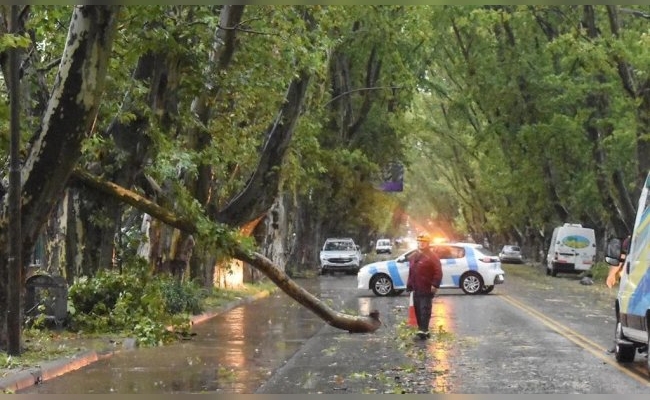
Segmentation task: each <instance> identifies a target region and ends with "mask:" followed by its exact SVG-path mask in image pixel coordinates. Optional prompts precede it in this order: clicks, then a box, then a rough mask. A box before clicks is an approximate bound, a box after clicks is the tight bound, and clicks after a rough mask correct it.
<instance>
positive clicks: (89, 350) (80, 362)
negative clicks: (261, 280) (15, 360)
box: [0, 291, 269, 393]
mask: <svg viewBox="0 0 650 400" xmlns="http://www.w3.org/2000/svg"><path fill="white" fill-rule="evenodd" d="M268 295H269V292H268V291H263V292H260V293H258V294H256V295H253V296H250V297H247V298H243V299H238V300H235V301H232V302H230V303H227V304H225V305H223V306H221V307H219V308H218V309H216V310H210V311H207V312H205V313H203V314H200V315H195V316H192V317H191V318H190V320H191V323H192V324H199V323H201V322H204V321H206V320H208V319H210V318H213V317H215V316H217V315H219V314H222V313H225V312H228V311H230V310H232V309H233V308H235V307H238V306H240V305H242V304H247V303H250V302H252V301H255V300H258V299H261V298H263V297H266V296H268ZM52 340H53V343H55V344H56V345H57V346H59V347H61V348H72V349H78V352H76V353H75V354H72V355H70V356H62V357H61V358H58V359H55V360H49V361H48V360H43V361H42V362H37V363H33V364H34V366H31V367H17V368H4V369H0V375H1V377H0V392H2V393H13V392H16V391H19V390H21V389H24V388H27V387H30V386H33V385H35V384H38V383H40V382H43V381H46V380H48V379H52V378H56V377H57V376H60V375H63V374H65V373H68V372H70V371H74V370H77V369H79V368H82V367H85V366H86V365H88V364H91V363H93V362H96V361H98V360H101V359H104V358H107V357H111V356H112V355H114V354H115V353H117V352H120V351H128V350H132V349H134V348H135V347H136V346H137V344H136V341H135V339H132V338H122V339H115V338H112V337H99V338H84V337H79V338H64V339H61V340H57V339H52Z"/></svg>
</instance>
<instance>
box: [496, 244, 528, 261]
mask: <svg viewBox="0 0 650 400" xmlns="http://www.w3.org/2000/svg"><path fill="white" fill-rule="evenodd" d="M499 260H501V262H502V263H505V264H523V263H524V257H523V256H522V255H521V248H520V247H519V246H515V245H511V244H507V245H505V246H503V248H502V249H501V252H500V253H499Z"/></svg>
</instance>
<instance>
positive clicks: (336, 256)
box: [319, 238, 363, 275]
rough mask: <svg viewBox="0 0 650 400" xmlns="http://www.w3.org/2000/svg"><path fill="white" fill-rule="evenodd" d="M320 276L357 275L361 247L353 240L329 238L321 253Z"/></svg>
mask: <svg viewBox="0 0 650 400" xmlns="http://www.w3.org/2000/svg"><path fill="white" fill-rule="evenodd" d="M319 258H320V274H321V275H324V274H326V273H328V272H345V273H347V274H350V275H352V274H356V273H357V272H358V271H359V266H360V265H361V260H362V259H363V256H362V254H361V250H360V247H359V246H358V245H357V244H356V243H354V240H352V239H351V238H328V239H326V240H325V243H324V244H323V248H322V250H321V251H320V257H319Z"/></svg>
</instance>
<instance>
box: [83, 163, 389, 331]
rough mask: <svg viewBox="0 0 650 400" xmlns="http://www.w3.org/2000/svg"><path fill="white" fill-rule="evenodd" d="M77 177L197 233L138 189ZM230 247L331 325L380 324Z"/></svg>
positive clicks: (362, 327) (375, 316)
mask: <svg viewBox="0 0 650 400" xmlns="http://www.w3.org/2000/svg"><path fill="white" fill-rule="evenodd" d="M74 178H75V179H77V180H79V181H81V182H83V183H84V184H86V185H88V186H90V187H92V188H94V189H97V190H99V191H101V192H103V193H106V194H108V195H110V196H113V197H115V198H116V199H118V200H119V201H121V202H124V203H127V204H130V205H131V206H133V207H135V208H137V209H139V210H140V211H142V212H145V213H147V214H150V215H152V216H153V217H155V218H157V219H158V220H160V221H162V222H164V223H165V224H167V225H169V226H172V227H174V228H177V229H180V230H182V231H184V232H186V233H190V234H195V233H197V227H196V225H195V224H194V222H193V221H190V220H188V219H186V218H184V217H182V216H178V215H176V214H174V213H172V212H170V211H169V210H167V209H164V208H162V207H159V206H158V205H156V204H155V203H153V202H151V201H149V200H147V199H145V198H144V197H142V196H140V195H139V194H137V193H135V192H132V191H130V190H127V189H125V188H122V187H119V186H118V185H116V184H114V183H112V182H105V181H102V180H101V179H99V178H97V177H95V176H93V175H91V174H89V173H88V172H85V171H81V170H78V169H77V170H75V173H74ZM229 250H230V252H231V254H232V255H233V256H234V257H235V258H236V259H238V260H241V261H243V262H245V263H248V264H250V265H251V266H253V267H255V268H256V269H258V270H259V271H261V272H262V273H264V275H266V276H267V277H268V278H269V279H271V280H272V281H273V282H274V283H275V284H276V285H277V286H278V287H279V288H280V289H282V291H284V292H285V293H286V294H288V295H289V296H290V297H291V298H293V299H294V300H296V301H297V302H298V303H300V304H302V305H304V306H305V307H307V308H308V309H309V310H311V311H312V312H314V313H315V314H316V315H318V316H319V317H320V318H322V319H323V320H325V322H327V323H328V324H329V325H331V326H333V327H335V328H339V329H343V330H347V331H349V332H374V331H375V330H377V329H378V328H379V327H380V326H381V322H380V321H379V313H377V312H374V311H373V312H372V313H371V315H368V316H352V315H347V314H343V313H340V312H338V311H335V310H332V309H331V308H330V307H328V306H327V305H326V304H325V303H323V302H322V301H320V300H319V299H318V298H317V297H315V296H314V295H312V294H311V293H309V292H308V291H306V290H305V289H304V288H302V287H301V286H300V285H298V284H296V283H295V282H294V281H293V280H292V279H291V278H290V277H289V276H288V275H287V274H286V273H284V271H283V269H282V268H281V267H279V266H277V265H275V264H274V263H273V262H271V261H270V260H269V259H268V258H266V257H264V256H263V255H261V254H259V253H256V252H250V251H248V250H247V249H245V248H243V247H241V246H239V245H234V246H233V248H231V249H229Z"/></svg>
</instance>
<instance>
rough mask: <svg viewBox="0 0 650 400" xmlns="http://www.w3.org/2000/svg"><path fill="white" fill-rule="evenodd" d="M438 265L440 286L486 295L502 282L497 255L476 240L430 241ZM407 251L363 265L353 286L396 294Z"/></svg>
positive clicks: (379, 293) (401, 282)
mask: <svg viewBox="0 0 650 400" xmlns="http://www.w3.org/2000/svg"><path fill="white" fill-rule="evenodd" d="M431 248H432V249H433V250H434V251H435V252H436V254H438V257H440V263H441V264H442V283H441V284H440V287H441V288H459V289H461V290H462V291H463V292H465V293H466V294H487V293H490V292H491V291H492V290H493V289H494V285H497V284H501V283H504V282H505V272H504V271H503V269H501V261H500V260H499V257H498V256H497V255H495V254H493V253H492V252H490V251H489V250H488V249H486V248H484V247H483V246H482V245H480V244H476V243H441V244H432V245H431ZM414 251H416V250H415V249H413V250H409V251H407V252H406V253H404V254H402V255H400V256H399V257H397V258H396V259H394V260H385V261H378V262H374V263H371V264H367V265H364V266H363V267H361V269H360V270H359V272H358V273H357V288H358V289H363V290H372V292H373V293H374V294H375V295H377V296H397V295H400V294H401V293H402V292H404V290H406V280H407V278H408V271H409V263H408V261H407V257H408V256H409V255H410V254H411V253H413V252H414Z"/></svg>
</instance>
